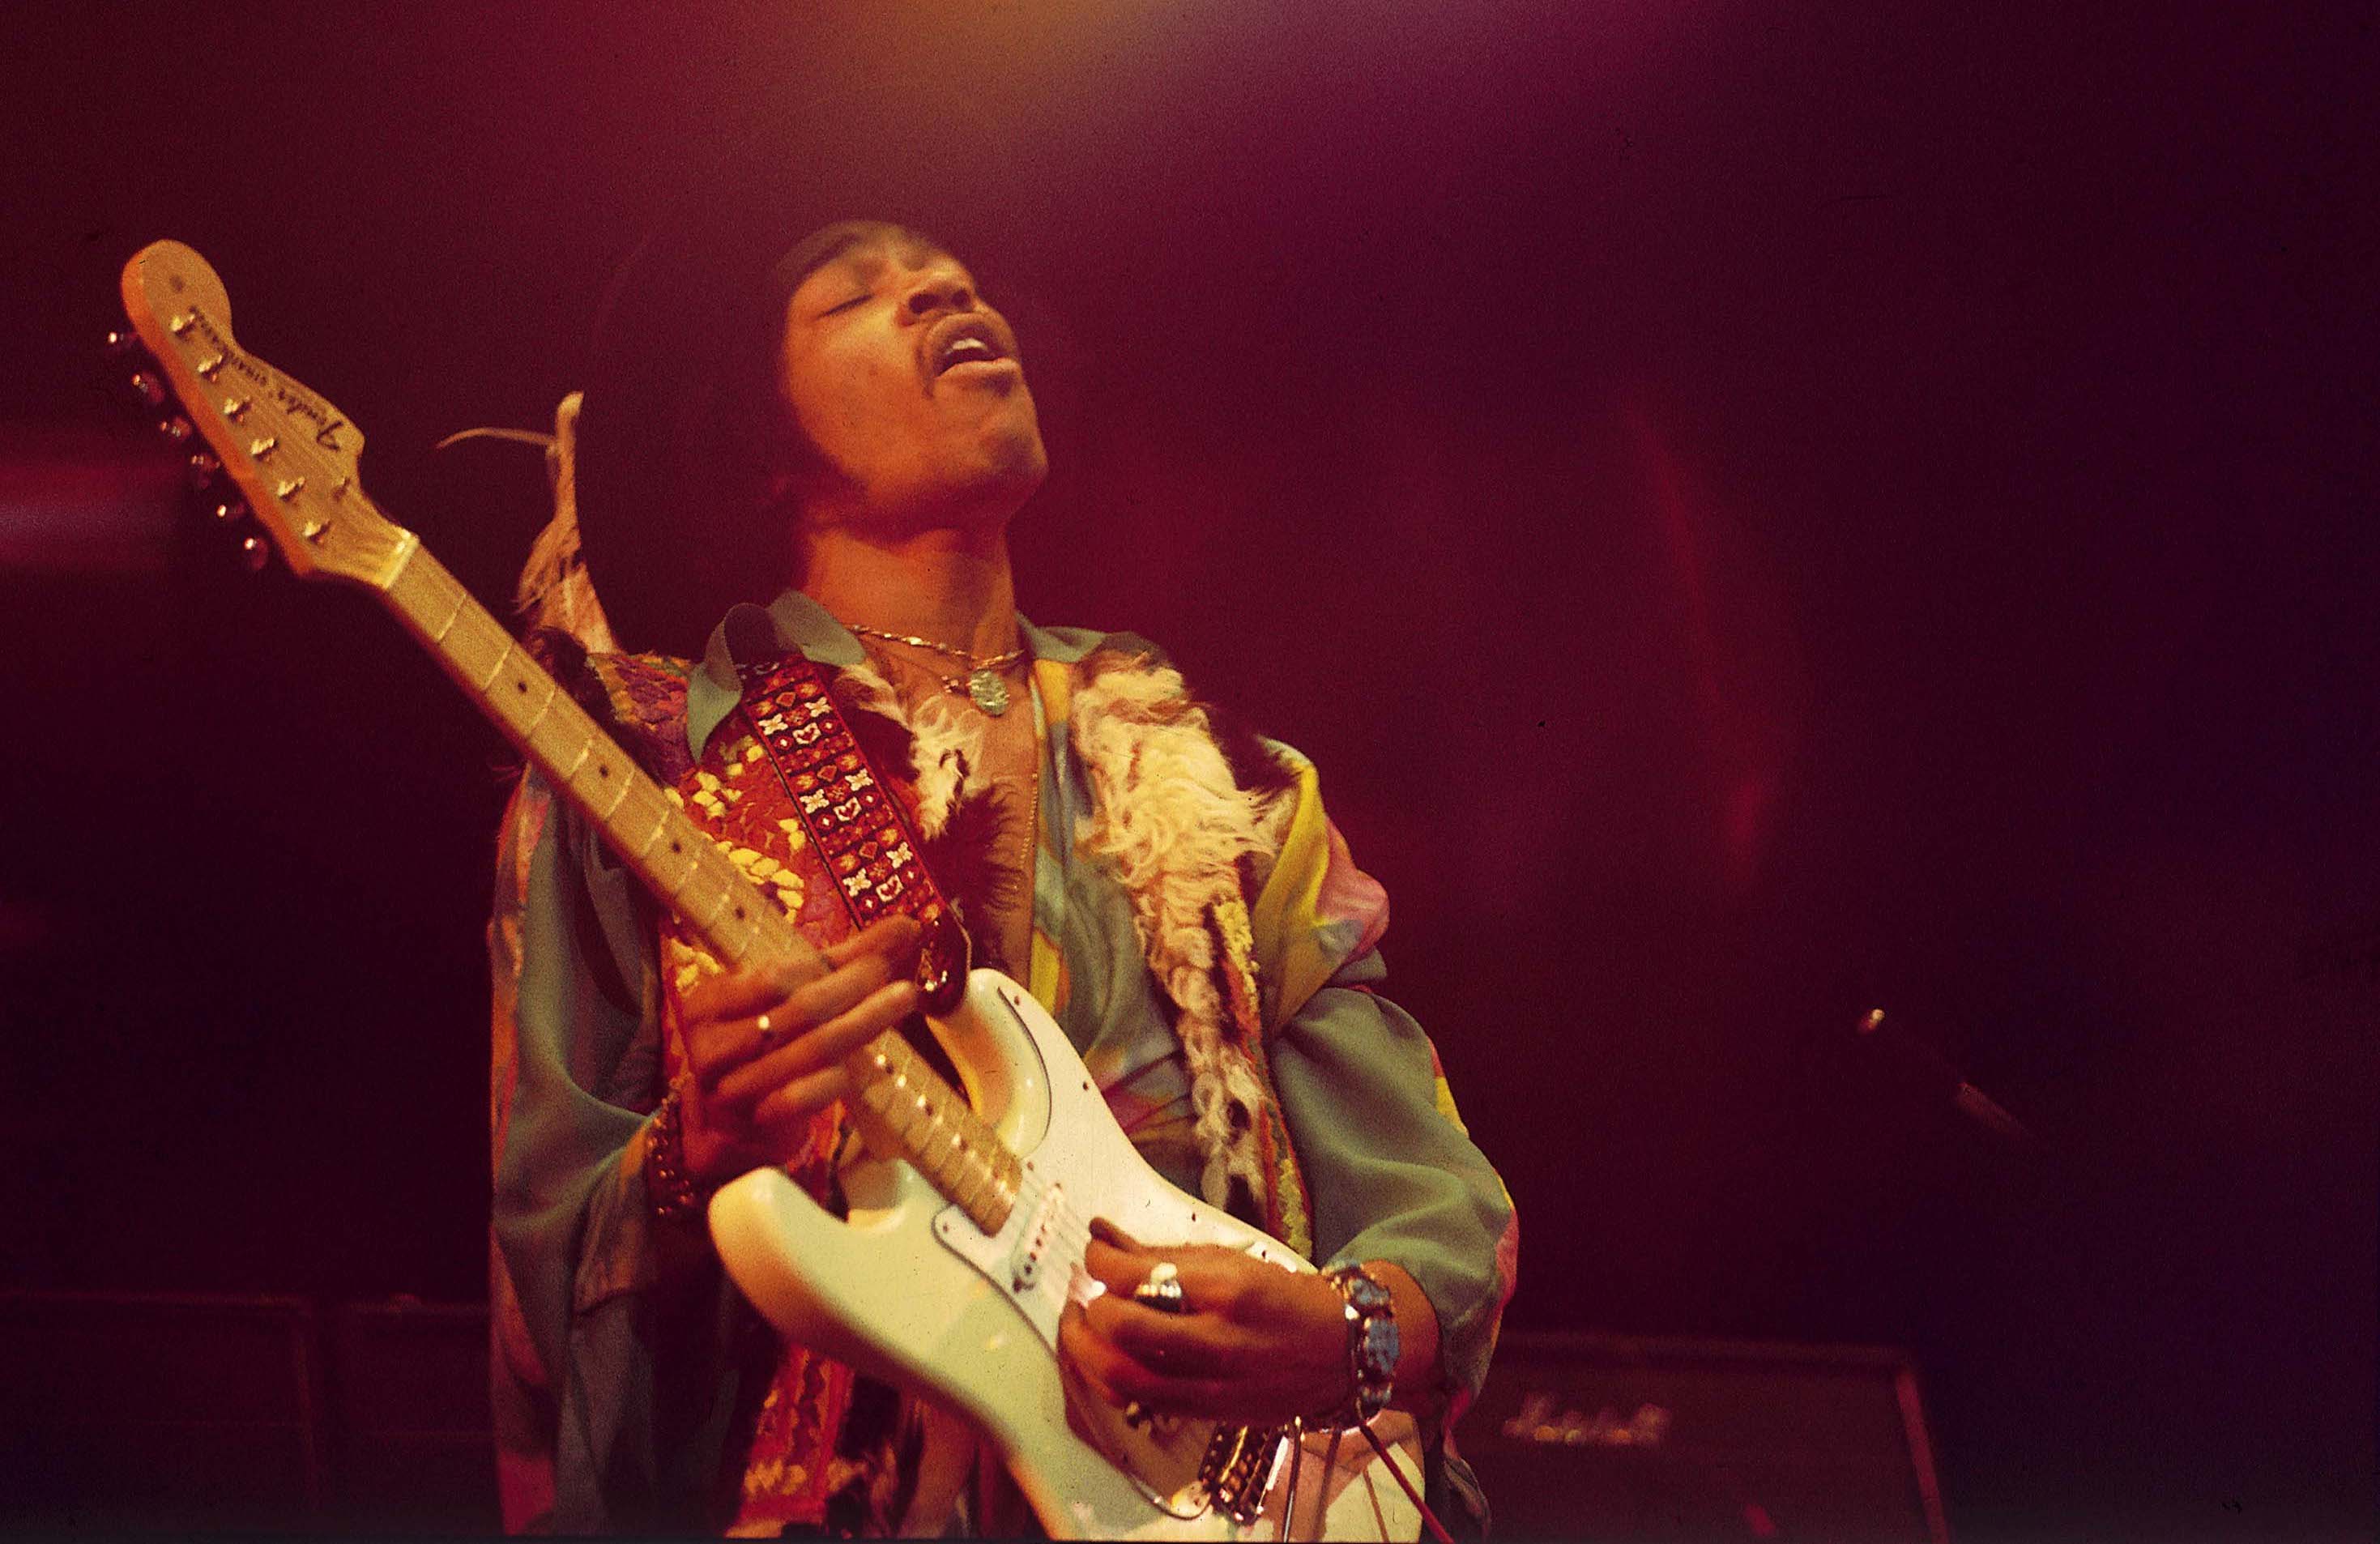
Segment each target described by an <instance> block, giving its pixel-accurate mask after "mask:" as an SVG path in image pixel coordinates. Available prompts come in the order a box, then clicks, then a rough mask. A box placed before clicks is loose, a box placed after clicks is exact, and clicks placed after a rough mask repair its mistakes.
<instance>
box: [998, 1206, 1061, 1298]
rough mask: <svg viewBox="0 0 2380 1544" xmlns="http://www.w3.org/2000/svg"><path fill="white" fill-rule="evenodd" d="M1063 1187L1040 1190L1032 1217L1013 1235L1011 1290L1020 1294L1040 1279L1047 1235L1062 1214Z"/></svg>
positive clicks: (1010, 1272)
mask: <svg viewBox="0 0 2380 1544" xmlns="http://www.w3.org/2000/svg"><path fill="white" fill-rule="evenodd" d="M1065 1200H1066V1188H1065V1186H1063V1185H1056V1184H1050V1185H1043V1186H1042V1187H1041V1194H1040V1196H1039V1197H1038V1198H1037V1199H1036V1200H1035V1201H1034V1203H1033V1215H1032V1216H1031V1217H1030V1218H1028V1219H1026V1223H1025V1226H1024V1228H1023V1230H1022V1231H1020V1232H1019V1233H1018V1234H1017V1235H1016V1252H1015V1253H1014V1255H1011V1256H1010V1257H1009V1261H1008V1277H1009V1284H1010V1286H1011V1288H1012V1290H1014V1291H1016V1292H1023V1291H1024V1290H1025V1289H1026V1287H1029V1286H1031V1285H1033V1284H1034V1283H1036V1282H1038V1281H1039V1280H1040V1279H1041V1262H1042V1260H1043V1259H1044V1258H1046V1257H1047V1256H1048V1255H1049V1252H1050V1232H1051V1230H1052V1229H1054V1228H1055V1227H1056V1226H1057V1222H1058V1218H1059V1216H1060V1215H1061V1214H1062V1212H1063V1211H1064V1210H1065Z"/></svg>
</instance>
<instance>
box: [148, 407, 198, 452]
mask: <svg viewBox="0 0 2380 1544" xmlns="http://www.w3.org/2000/svg"><path fill="white" fill-rule="evenodd" d="M157 432H158V433H160V434H163V435H164V436H165V438H167V439H169V440H171V441H173V442H174V443H175V444H177V445H178V444H188V441H189V438H190V436H191V434H193V433H194V432H196V431H194V430H192V429H191V428H190V420H189V419H186V418H184V417H183V416H182V415H181V414H179V413H176V414H175V415H174V416H173V417H172V418H169V419H158V420H157Z"/></svg>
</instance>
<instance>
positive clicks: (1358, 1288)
mask: <svg viewBox="0 0 2380 1544" xmlns="http://www.w3.org/2000/svg"><path fill="white" fill-rule="evenodd" d="M1322 1276H1323V1280H1325V1281H1327V1282H1329V1283H1330V1284H1331V1285H1332V1286H1333V1287H1335V1288H1337V1289H1338V1292H1339V1297H1340V1301H1341V1302H1342V1303H1343V1304H1344V1305H1345V1306H1346V1313H1347V1376H1348V1381H1349V1383H1350V1384H1351V1386H1352V1387H1351V1392H1349V1394H1348V1396H1347V1399H1346V1402H1345V1403H1344V1404H1338V1405H1335V1406H1333V1407H1332V1408H1331V1409H1330V1410H1328V1411H1325V1412H1324V1413H1323V1414H1322V1415H1320V1416H1317V1417H1315V1418H1314V1419H1313V1420H1311V1421H1309V1422H1308V1423H1307V1424H1308V1425H1311V1426H1319V1427H1351V1426H1366V1425H1369V1424H1370V1422H1371V1419H1372V1417H1373V1416H1377V1415H1378V1414H1379V1413H1380V1412H1381V1411H1382V1410H1384V1409H1386V1408H1388V1404H1389V1400H1390V1396H1392V1395H1393V1394H1395V1392H1396V1390H1397V1356H1398V1345H1397V1312H1396V1306H1395V1304H1394V1302H1393V1301H1392V1300H1391V1299H1390V1295H1389V1289H1388V1288H1387V1287H1385V1286H1382V1285H1381V1284H1380V1283H1379V1282H1378V1279H1377V1278H1375V1277H1374V1276H1373V1275H1372V1273H1371V1272H1370V1271H1368V1270H1365V1269H1364V1268H1363V1267H1362V1266H1360V1265H1342V1266H1337V1267H1334V1268H1333V1269H1331V1270H1326V1271H1324V1272H1323V1273H1322Z"/></svg>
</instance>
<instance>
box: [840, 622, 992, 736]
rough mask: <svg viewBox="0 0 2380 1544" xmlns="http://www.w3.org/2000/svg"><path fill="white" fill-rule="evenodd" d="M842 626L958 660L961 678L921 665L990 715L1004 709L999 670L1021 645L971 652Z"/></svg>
mask: <svg viewBox="0 0 2380 1544" xmlns="http://www.w3.org/2000/svg"><path fill="white" fill-rule="evenodd" d="M844 629H845V630H847V631H850V632H854V633H857V634H858V635H859V636H860V637H862V638H882V639H883V640H884V641H885V642H887V643H905V644H907V645H908V646H909V647H910V648H912V649H930V650H933V651H934V652H935V653H937V654H942V655H947V656H948V657H949V658H951V659H953V660H956V661H958V662H959V663H961V664H964V665H965V666H966V667H967V674H966V678H965V680H961V679H960V678H959V677H958V676H955V675H943V674H942V673H941V671H939V670H936V669H934V668H933V666H931V665H928V666H925V667H924V668H925V670H926V671H927V673H928V674H929V675H932V676H933V677H934V678H935V679H936V680H938V681H940V682H941V684H942V685H943V686H945V687H948V688H950V690H951V691H952V692H953V694H954V695H956V696H959V697H964V698H965V699H968V700H969V701H971V702H973V703H974V704H975V705H976V706H977V707H978V708H980V709H982V710H983V711H985V712H987V713H990V715H991V716H992V717H993V718H998V717H999V716H1000V715H1001V714H1002V713H1004V712H1006V711H1008V683H1007V682H1006V681H1003V680H1002V679H1001V678H1000V673H1001V672H1002V671H1003V670H1006V669H1007V668H1008V667H1009V666H1011V665H1013V664H1014V663H1016V662H1017V661H1019V660H1021V659H1023V658H1024V657H1025V650H1024V649H1022V648H1021V647H1020V648H1016V649H1011V650H1009V651H1008V652H1007V653H1005V654H971V653H969V652H967V651H966V650H964V649H953V648H952V647H951V646H950V645H949V644H947V643H936V642H935V641H934V640H933V639H932V638H913V637H911V636H910V635H909V634H906V633H888V632H886V631H884V630H883V629H882V628H880V627H863V626H860V625H859V624H858V623H856V622H845V623H844Z"/></svg>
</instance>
